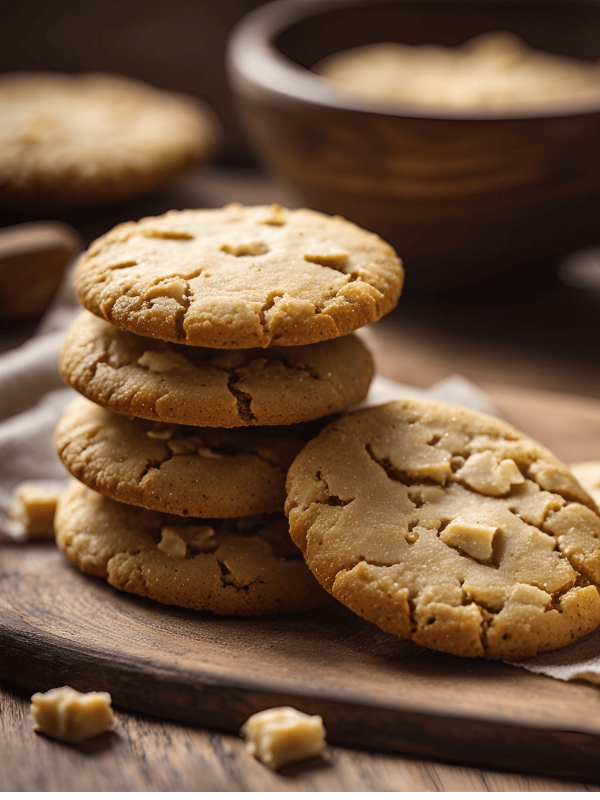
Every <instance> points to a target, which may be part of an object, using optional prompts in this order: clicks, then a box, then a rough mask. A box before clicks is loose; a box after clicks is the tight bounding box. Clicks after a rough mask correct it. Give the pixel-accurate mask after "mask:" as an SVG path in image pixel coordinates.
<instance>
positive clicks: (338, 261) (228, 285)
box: [75, 204, 404, 349]
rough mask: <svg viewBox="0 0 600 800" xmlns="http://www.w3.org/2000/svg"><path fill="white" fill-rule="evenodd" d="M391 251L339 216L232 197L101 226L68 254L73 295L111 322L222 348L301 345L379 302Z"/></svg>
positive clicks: (393, 282)
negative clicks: (103, 229)
mask: <svg viewBox="0 0 600 800" xmlns="http://www.w3.org/2000/svg"><path fill="white" fill-rule="evenodd" d="M403 277H404V273H403V270H402V264H401V262H400V259H399V258H398V256H397V255H396V253H395V252H394V250H393V249H392V248H391V247H390V245H388V244H387V243H386V242H384V241H383V240H382V239H380V238H379V237H378V236H376V235H375V234H374V233H369V232H367V231H365V230H362V229H361V228H359V227H358V226H357V225H354V223H352V222H348V221H347V220H345V219H343V218H342V217H329V216H327V215H326V214H321V213H318V212H316V211H309V210H307V209H297V210H293V211H289V210H287V209H282V208H281V207H279V206H271V207H270V208H269V207H268V206H254V207H244V206H241V205H239V204H232V205H230V206H226V207H225V208H222V209H217V210H204V209H203V210H192V211H169V212H168V213H167V214H164V215H163V216H161V217H147V218H145V219H142V220H140V221H139V222H126V223H124V224H122V225H118V226H117V227H116V228H113V229H112V230H111V231H109V232H108V233H107V234H105V235H104V236H102V237H101V238H100V239H98V240H96V241H95V242H93V243H92V244H91V245H90V248H89V249H88V251H87V252H86V253H84V254H83V256H82V257H81V259H80V262H79V265H78V268H77V272H76V275H75V290H76V292H77V294H78V296H79V299H80V301H81V302H82V304H83V305H84V306H85V307H86V308H87V309H88V310H89V311H92V312H93V313H94V314H96V315H97V316H99V317H104V318H105V319H106V320H108V321H109V322H111V323H112V324H113V325H116V326H117V327H119V328H123V329H125V330H128V331H131V332H133V333H137V334H141V335H142V336H149V337H153V338H156V339H162V340H164V341H169V342H178V343H183V344H188V345H198V346H203V347H216V348H225V349H238V348H251V347H270V346H272V345H284V346H289V345H292V346H293V345H304V344H311V343H314V342H320V341H323V340H325V339H333V338H337V337H338V336H343V335H345V334H347V333H350V332H352V331H354V330H357V329H358V328H360V327H361V326H363V325H366V324H368V323H370V322H375V321H376V320H378V319H379V318H380V317H382V316H383V315H384V314H387V313H388V312H389V311H391V310H392V309H393V308H394V306H395V305H396V303H397V302H398V298H399V296H400V291H401V289H402V282H403Z"/></svg>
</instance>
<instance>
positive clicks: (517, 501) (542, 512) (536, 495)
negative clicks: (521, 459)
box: [509, 481, 565, 527]
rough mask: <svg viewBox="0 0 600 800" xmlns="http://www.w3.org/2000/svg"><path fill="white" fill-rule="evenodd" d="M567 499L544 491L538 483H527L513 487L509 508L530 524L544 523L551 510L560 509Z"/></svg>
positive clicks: (539, 524) (538, 524)
mask: <svg viewBox="0 0 600 800" xmlns="http://www.w3.org/2000/svg"><path fill="white" fill-rule="evenodd" d="M564 504H565V501H564V500H563V499H562V497H560V495H558V494H552V492H544V491H542V490H541V489H540V487H539V486H538V485H537V483H534V482H533V481H525V483H523V484H521V485H520V486H518V487H517V488H516V489H513V493H512V494H511V496H510V498H509V508H510V510H511V511H512V512H513V513H514V514H517V516H519V517H520V518H521V519H522V520H523V521H524V522H527V523H528V524H529V525H536V526H538V527H539V526H541V525H543V523H544V521H545V519H546V517H547V516H548V513H549V512H550V511H558V510H559V509H561V508H562V507H563V506H564Z"/></svg>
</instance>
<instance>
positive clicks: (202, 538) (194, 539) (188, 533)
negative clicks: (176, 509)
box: [177, 525, 215, 552]
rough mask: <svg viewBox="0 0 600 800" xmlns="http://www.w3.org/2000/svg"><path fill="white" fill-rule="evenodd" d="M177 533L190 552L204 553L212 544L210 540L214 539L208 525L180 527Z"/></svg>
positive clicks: (211, 529)
mask: <svg viewBox="0 0 600 800" xmlns="http://www.w3.org/2000/svg"><path fill="white" fill-rule="evenodd" d="M177 533H178V535H179V536H181V538H182V539H184V540H185V541H186V542H187V544H189V546H190V547H191V548H192V550H198V551H205V552H206V551H207V550H209V549H210V547H211V545H212V544H214V543H212V542H211V541H210V540H211V539H212V538H213V537H214V535H215V531H214V529H213V528H211V527H210V525H186V526H185V527H184V526H183V525H182V526H181V528H180V529H178V531H177ZM207 545H208V546H207Z"/></svg>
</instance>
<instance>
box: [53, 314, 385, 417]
mask: <svg viewBox="0 0 600 800" xmlns="http://www.w3.org/2000/svg"><path fill="white" fill-rule="evenodd" d="M60 371H61V374H62V376H63V378H64V379H65V381H66V382H67V383H68V384H70V385H71V386H72V387H73V388H74V389H76V390H77V391H78V392H80V393H81V394H83V395H84V396H85V397H87V398H88V399H89V400H92V401H93V402H95V403H98V404H99V405H101V406H103V407H105V408H108V409H110V410H111V411H116V412H117V413H119V414H128V415H131V416H135V417H142V418H144V419H152V420H157V421H161V422H174V423H178V424H180V425H198V426H201V427H215V428H233V427H238V426H249V425H291V424H293V423H296V422H307V421H309V420H314V419H318V418H319V417H324V416H326V415H328V414H335V413H337V412H339V411H342V410H343V409H345V408H347V407H348V406H350V405H352V404H354V403H359V402H360V401H361V400H364V398H365V397H366V395H367V392H368V390H369V385H370V383H371V379H372V377H373V359H372V358H371V354H370V353H369V351H368V350H367V348H366V347H365V346H364V345H363V343H362V342H361V341H360V339H359V338H358V337H357V336H354V335H350V336H344V337H342V338H340V339H333V340H332V341H329V342H319V343H317V344H312V345H305V346H304V347H270V348H267V349H266V350H262V349H252V350H214V349H208V348H203V347H187V346H186V345H176V344H171V343H167V342H159V341H156V340H155V339H148V338H145V337H143V336H136V335H135V334H132V333H128V332H126V331H122V330H120V329H119V328H115V327H114V326H113V325H110V324H109V323H108V322H106V321H104V320H101V319H98V318H97V317H95V316H94V315H93V314H90V313H89V312H83V313H82V314H81V315H80V316H79V317H78V318H77V319H76V320H75V322H74V323H73V325H72V327H71V330H70V331H69V333H68V334H67V338H66V340H65V343H64V345H63V349H62V354H61V358H60Z"/></svg>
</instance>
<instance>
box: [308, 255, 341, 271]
mask: <svg viewBox="0 0 600 800" xmlns="http://www.w3.org/2000/svg"><path fill="white" fill-rule="evenodd" d="M348 255H349V254H348V253H338V252H335V253H323V254H321V255H319V254H317V253H305V254H304V260H305V261H309V262H310V263H311V264H320V265H321V266H322V267H330V268H331V269H340V267H343V266H344V264H345V263H346V261H347V260H348Z"/></svg>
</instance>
